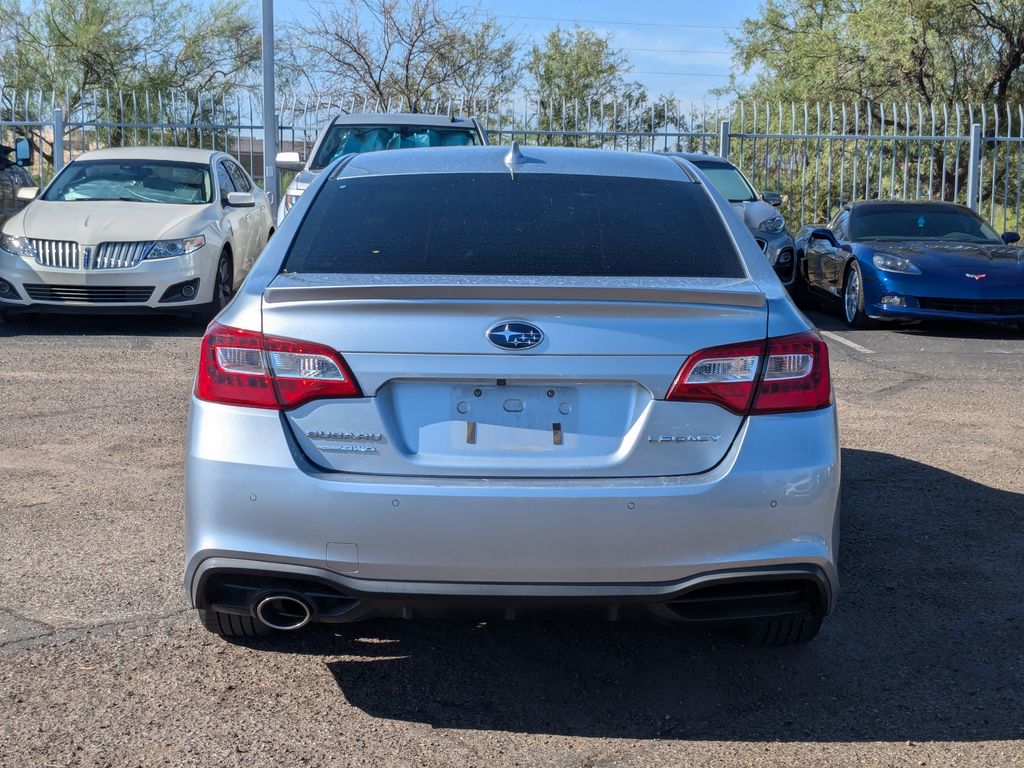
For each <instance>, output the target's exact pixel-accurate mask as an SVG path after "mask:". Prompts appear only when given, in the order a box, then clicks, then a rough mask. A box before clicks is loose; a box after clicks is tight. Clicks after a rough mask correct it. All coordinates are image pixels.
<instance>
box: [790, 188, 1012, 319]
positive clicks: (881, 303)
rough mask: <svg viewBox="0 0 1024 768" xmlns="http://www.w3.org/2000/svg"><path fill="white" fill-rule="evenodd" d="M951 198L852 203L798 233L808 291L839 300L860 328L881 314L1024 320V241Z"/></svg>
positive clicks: (798, 286) (802, 290)
mask: <svg viewBox="0 0 1024 768" xmlns="http://www.w3.org/2000/svg"><path fill="white" fill-rule="evenodd" d="M1019 241H1020V236H1019V235H1018V234H1017V233H1016V232H1006V233H1004V234H1003V235H1002V237H1000V236H999V235H998V234H996V231H995V230H994V229H992V227H990V226H989V225H988V224H986V223H985V221H984V220H982V219H981V218H980V217H979V216H978V215H977V214H976V213H974V211H972V210H970V209H969V208H965V207H964V206H961V205H955V204H953V203H943V202H912V203H911V202H895V201H881V200H878V201H875V200H869V201H863V202H857V203H849V204H847V205H845V206H844V207H843V208H842V210H840V211H839V213H837V214H836V216H835V218H834V219H833V220H832V223H831V224H830V226H829V227H828V228H824V227H804V228H803V229H801V230H800V231H799V232H798V233H797V236H796V251H797V261H798V263H797V277H796V280H795V281H794V288H793V292H794V295H795V296H796V297H798V298H800V297H807V296H815V297H825V298H830V299H832V300H836V301H838V303H839V304H840V305H841V306H842V309H843V317H844V318H845V320H846V322H847V323H848V324H849V325H850V326H852V327H854V328H865V327H868V326H869V325H870V324H871V322H872V320H874V319H877V318H885V319H898V318H917V319H920V318H952V319H964V320H1002V321H1011V322H1014V323H1017V324H1018V325H1021V326H1022V327H1024V248H1022V247H1020V246H1019V245H1016V243H1018V242H1019Z"/></svg>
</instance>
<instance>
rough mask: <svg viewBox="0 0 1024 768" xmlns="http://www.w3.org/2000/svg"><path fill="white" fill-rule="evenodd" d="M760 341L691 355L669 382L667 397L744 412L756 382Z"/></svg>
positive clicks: (761, 344) (761, 346)
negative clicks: (671, 381) (674, 378)
mask: <svg viewBox="0 0 1024 768" xmlns="http://www.w3.org/2000/svg"><path fill="white" fill-rule="evenodd" d="M763 354H764V342H763V341H751V342H747V343H744V344H729V345H727V346H724V347H709V348H707V349H702V350H700V351H699V352H694V353H693V354H692V355H690V356H689V357H688V358H687V360H686V362H685V363H684V364H683V367H682V369H680V371H679V375H678V376H676V380H675V381H674V382H673V383H672V387H671V389H669V391H668V395H667V397H666V398H665V399H666V400H683V401H687V402H702V403H716V404H717V405H720V406H722V407H723V408H725V409H727V410H730V411H732V412H733V413H739V414H745V413H746V412H747V411H748V410H749V409H750V401H751V399H752V398H753V395H754V387H755V385H756V384H757V372H758V367H759V365H760V363H761V356H762V355H763Z"/></svg>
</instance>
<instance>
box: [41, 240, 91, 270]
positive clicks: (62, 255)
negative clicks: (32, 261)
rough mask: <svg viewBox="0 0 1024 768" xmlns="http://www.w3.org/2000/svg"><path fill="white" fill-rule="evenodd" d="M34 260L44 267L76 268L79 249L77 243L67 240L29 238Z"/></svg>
mask: <svg viewBox="0 0 1024 768" xmlns="http://www.w3.org/2000/svg"><path fill="white" fill-rule="evenodd" d="M30 242H31V243H32V247H33V248H34V249H35V252H36V262H37V263H39V264H41V265H42V266H44V267H56V268H58V269H78V265H79V254H80V249H79V247H78V243H72V242H70V241H67V240H31V241H30Z"/></svg>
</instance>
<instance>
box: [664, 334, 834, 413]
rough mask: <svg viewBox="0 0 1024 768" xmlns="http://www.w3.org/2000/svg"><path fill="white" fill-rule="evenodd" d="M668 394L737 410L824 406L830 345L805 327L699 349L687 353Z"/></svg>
mask: <svg viewBox="0 0 1024 768" xmlns="http://www.w3.org/2000/svg"><path fill="white" fill-rule="evenodd" d="M666 399H667V400H677V401H679V400H681V401H687V402H707V403H715V404H716V405H720V406H722V407H723V408H725V409H727V410H729V411H732V412H733V413H736V414H740V415H744V414H747V413H790V412H794V411H812V410H816V409H818V408H824V407H826V406H828V405H830V404H831V403H832V381H831V378H830V376H829V367H828V347H826V346H825V343H824V342H823V341H822V340H821V339H820V338H819V337H818V335H817V334H815V333H812V332H807V333H799V334H795V335H793V336H780V337H777V338H772V339H768V340H767V341H766V342H765V341H751V342H744V343H741V344H729V345H727V346H723V347H710V348H708V349H702V350H700V351H699V352H695V353H694V354H692V355H690V357H689V358H687V360H686V362H685V363H684V364H683V367H682V369H680V371H679V375H678V376H676V380H675V381H674V382H673V384H672V387H671V388H670V389H669V392H668V395H667V396H666Z"/></svg>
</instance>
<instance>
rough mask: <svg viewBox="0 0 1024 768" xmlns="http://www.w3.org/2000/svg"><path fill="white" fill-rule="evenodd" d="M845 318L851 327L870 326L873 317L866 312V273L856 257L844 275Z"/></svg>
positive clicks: (861, 327)
mask: <svg viewBox="0 0 1024 768" xmlns="http://www.w3.org/2000/svg"><path fill="white" fill-rule="evenodd" d="M843 319H844V320H846V324H847V325H848V326H850V327H851V328H857V329H860V330H863V329H864V328H870V327H871V325H872V323H871V318H870V317H868V316H867V315H866V314H865V313H864V275H863V274H862V273H861V271H860V264H858V263H857V261H856V259H854V260H853V261H851V262H850V263H849V264H848V265H847V267H846V274H845V276H844V277H843Z"/></svg>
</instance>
